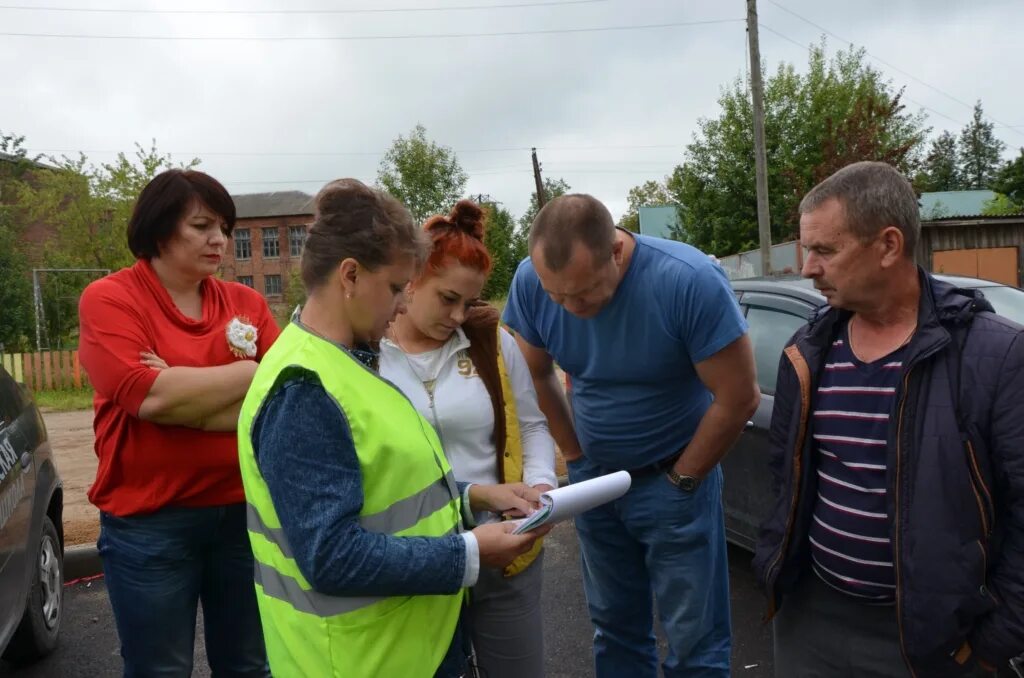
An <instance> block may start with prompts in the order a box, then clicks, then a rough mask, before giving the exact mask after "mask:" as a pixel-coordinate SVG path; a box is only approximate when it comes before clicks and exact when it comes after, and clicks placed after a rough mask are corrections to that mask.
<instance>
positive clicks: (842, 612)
mask: <svg viewBox="0 0 1024 678" xmlns="http://www.w3.org/2000/svg"><path fill="white" fill-rule="evenodd" d="M773 630H774V632H775V676H776V678H909V676H910V670H909V669H907V665H906V663H905V662H904V660H903V654H902V652H901V651H900V643H899V628H898V627H897V624H896V606H895V605H882V606H880V605H865V604H863V603H861V602H858V601H857V600H855V599H853V598H851V597H850V596H847V595H845V594H843V593H840V592H838V591H836V590H835V589H833V588H832V587H830V586H829V585H828V584H826V583H825V582H823V581H821V580H820V579H819V578H818V577H817V576H816V575H815V574H814V573H812V572H808V573H807V574H805V575H804V577H803V579H802V580H801V582H800V584H799V586H797V589H796V591H794V592H793V593H792V594H790V595H788V596H786V600H785V602H784V603H783V605H782V607H781V609H780V610H779V613H778V614H777V615H776V616H775V620H774V623H773ZM963 675H964V676H971V675H976V676H990V675H992V674H989V673H986V672H984V671H981V670H980V669H978V670H977V672H974V671H972V670H970V669H967V670H965V673H964V674H963ZM929 678H937V677H929Z"/></svg>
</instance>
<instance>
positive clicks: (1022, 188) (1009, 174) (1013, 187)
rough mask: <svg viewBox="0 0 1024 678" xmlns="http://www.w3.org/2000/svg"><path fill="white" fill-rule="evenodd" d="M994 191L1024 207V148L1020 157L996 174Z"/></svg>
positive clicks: (1005, 165) (993, 185)
mask: <svg viewBox="0 0 1024 678" xmlns="http://www.w3.org/2000/svg"><path fill="white" fill-rule="evenodd" d="M992 190H993V191H996V192H997V193H1002V194H1003V195H1005V196H1006V197H1008V198H1009V199H1010V200H1012V201H1013V202H1014V203H1015V204H1017V205H1020V206H1021V207H1024V147H1022V148H1021V149H1020V155H1018V156H1017V157H1016V158H1014V159H1013V160H1009V161H1007V162H1006V163H1005V164H1004V165H1003V166H1002V167H1000V168H999V171H998V172H996V175H995V178H994V180H993V181H992Z"/></svg>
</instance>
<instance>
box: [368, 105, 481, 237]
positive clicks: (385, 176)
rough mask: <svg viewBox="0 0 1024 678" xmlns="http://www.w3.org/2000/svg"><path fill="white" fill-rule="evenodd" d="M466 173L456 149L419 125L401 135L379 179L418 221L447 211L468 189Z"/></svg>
mask: <svg viewBox="0 0 1024 678" xmlns="http://www.w3.org/2000/svg"><path fill="white" fill-rule="evenodd" d="M466 180H467V176H466V173H465V172H464V171H463V170H462V166H461V165H459V160H458V158H456V157H455V152H454V151H452V149H450V148H448V147H447V146H439V145H437V144H436V143H434V142H433V141H430V140H429V139H427V129H426V128H425V127H424V126H423V125H416V127H414V128H413V130H412V132H410V133H409V136H408V137H403V136H399V137H398V138H397V139H395V140H394V142H393V143H392V144H391V148H390V149H389V150H388V152H387V153H386V154H385V155H384V159H383V160H381V163H380V167H379V168H378V169H377V183H378V185H380V186H381V187H382V188H383V189H384V190H386V191H387V192H388V193H390V194H391V195H393V196H394V197H396V198H398V199H399V200H400V201H402V203H403V204H404V205H405V206H406V207H408V208H409V211H410V212H412V216H413V217H414V218H415V219H416V221H417V222H420V223H422V222H423V221H425V220H426V219H427V217H429V216H431V215H434V214H447V213H448V211H449V210H450V209H451V208H452V205H454V204H455V203H456V202H458V200H459V198H461V197H462V196H463V193H464V191H465V189H466Z"/></svg>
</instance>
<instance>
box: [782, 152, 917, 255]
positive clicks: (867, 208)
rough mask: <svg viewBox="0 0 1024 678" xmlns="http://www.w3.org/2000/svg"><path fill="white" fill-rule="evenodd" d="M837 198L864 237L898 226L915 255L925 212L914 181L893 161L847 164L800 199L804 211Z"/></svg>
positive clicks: (853, 228) (849, 225)
mask: <svg viewBox="0 0 1024 678" xmlns="http://www.w3.org/2000/svg"><path fill="white" fill-rule="evenodd" d="M832 198H835V199H836V200H838V201H839V204H840V205H842V208H843V215H844V216H845V218H846V227H847V228H848V229H849V230H850V232H851V233H853V234H854V235H855V236H856V237H857V238H859V239H860V240H862V241H870V240H872V239H874V238H875V237H876V236H878V234H879V233H881V232H882V229H884V228H887V227H889V226H895V227H896V228H898V229H899V230H900V232H901V233H902V234H903V243H904V252H903V254H905V255H906V256H907V257H910V258H911V259H913V258H914V250H915V248H916V247H917V241H918V239H919V238H920V234H921V212H920V208H919V207H918V204H917V193H915V192H914V187H913V186H911V184H910V181H909V180H908V179H907V178H906V177H905V176H903V175H902V174H900V173H899V171H898V170H897V169H896V168H895V167H893V166H892V165H888V164H886V163H884V162H873V161H868V160H865V161H863V162H855V163H853V164H852V165H847V166H846V167H844V168H842V169H841V170H839V171H838V172H836V173H835V174H833V175H832V176H830V177H829V178H827V179H825V180H824V181H822V182H821V183H820V184H818V185H817V186H815V187H814V188H812V189H811V190H810V192H808V193H807V195H806V196H804V199H803V200H801V201H800V214H807V213H808V212H813V211H814V210H816V209H818V208H819V207H820V206H821V204H822V203H823V202H825V201H826V200H830V199H832Z"/></svg>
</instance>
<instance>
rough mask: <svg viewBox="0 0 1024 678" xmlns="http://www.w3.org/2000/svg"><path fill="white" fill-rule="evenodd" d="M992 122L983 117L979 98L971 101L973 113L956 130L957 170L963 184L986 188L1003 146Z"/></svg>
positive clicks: (967, 186)
mask: <svg viewBox="0 0 1024 678" xmlns="http://www.w3.org/2000/svg"><path fill="white" fill-rule="evenodd" d="M994 127H995V126H994V125H993V124H992V123H991V122H989V121H988V120H985V119H984V116H983V113H982V110H981V101H978V102H977V103H976V104H974V117H973V118H971V121H970V122H969V123H967V124H966V125H965V126H964V128H963V130H961V132H960V171H961V173H962V175H963V183H964V188H968V189H985V188H990V187H991V185H992V181H993V180H994V179H995V174H996V171H997V170H998V169H999V161H1000V157H1001V156H1002V153H1003V149H1005V148H1006V144H1004V143H1003V142H1002V141H1001V140H1000V139H997V138H996V136H995V133H994V132H993V129H994Z"/></svg>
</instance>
